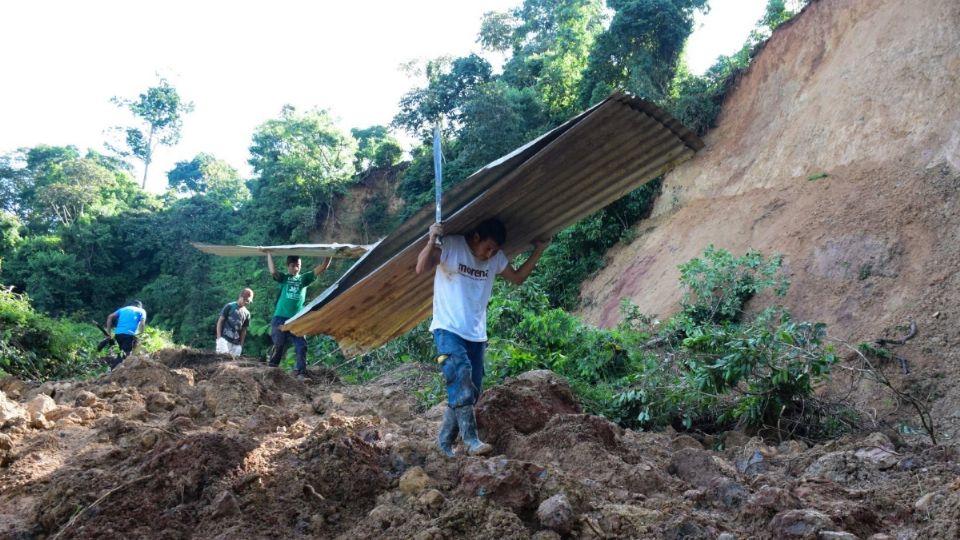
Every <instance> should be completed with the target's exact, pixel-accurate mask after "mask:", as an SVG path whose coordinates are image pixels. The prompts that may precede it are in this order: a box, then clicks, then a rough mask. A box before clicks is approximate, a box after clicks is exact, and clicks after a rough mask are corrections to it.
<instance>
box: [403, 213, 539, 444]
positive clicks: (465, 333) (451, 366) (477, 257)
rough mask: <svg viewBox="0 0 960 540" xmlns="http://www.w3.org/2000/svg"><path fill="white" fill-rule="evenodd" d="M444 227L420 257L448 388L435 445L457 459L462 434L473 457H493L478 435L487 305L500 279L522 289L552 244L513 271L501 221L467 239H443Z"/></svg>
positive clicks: (434, 230) (434, 228)
mask: <svg viewBox="0 0 960 540" xmlns="http://www.w3.org/2000/svg"><path fill="white" fill-rule="evenodd" d="M440 236H443V224H441V223H434V224H433V225H431V226H430V230H429V233H428V235H427V243H426V245H425V246H424V247H423V249H422V250H421V251H420V253H419V255H418V256H417V273H418V274H421V273H423V272H427V271H430V270H433V269H434V268H436V274H435V275H434V278H433V322H431V323H430V331H431V332H432V333H433V340H434V343H435V345H436V347H437V361H438V362H440V369H441V371H442V372H443V378H444V380H445V381H446V385H447V409H446V410H445V411H444V414H443V421H442V422H441V424H440V433H439V435H438V437H437V446H438V447H439V448H440V451H441V452H443V454H444V455H446V456H448V457H453V456H454V451H453V443H454V442H455V441H456V438H457V433H458V432H459V434H460V436H461V438H462V439H463V444H464V446H465V447H466V450H467V452H468V453H469V454H470V455H485V454H489V453H490V452H491V451H492V450H493V447H492V446H490V445H489V444H486V443H484V442H482V441H480V439H479V437H478V436H477V420H476V417H475V416H474V411H473V406H474V404H476V402H477V399H478V398H479V397H480V392H481V391H482V389H483V373H484V369H483V355H484V351H485V350H486V348H487V303H488V302H489V301H490V293H491V292H492V290H493V280H494V278H495V277H496V275H497V274H499V275H500V276H501V277H503V279H505V280H507V281H508V282H510V283H513V284H514V285H520V284H521V283H523V282H524V280H526V279H527V276H529V275H530V273H531V272H532V271H533V269H534V267H535V266H536V264H537V261H539V260H540V256H541V255H543V251H544V250H545V249H546V248H547V245H548V244H549V240H536V241H535V242H534V244H533V253H532V254H531V255H530V258H528V259H527V260H526V262H524V263H523V264H522V265H521V266H520V267H519V268H516V269H515V268H513V267H512V266H511V265H510V261H509V260H508V259H507V257H506V255H504V253H503V251H502V250H501V249H500V247H501V246H503V244H504V243H505V242H506V240H507V230H506V228H505V227H504V226H503V223H501V222H500V221H498V220H497V219H487V220H485V221H483V222H482V223H480V225H478V226H477V227H476V228H475V229H474V230H473V231H471V232H470V233H468V234H467V235H465V236H459V235H455V236H443V245H442V246H441V245H437V243H436V239H437V237H440Z"/></svg>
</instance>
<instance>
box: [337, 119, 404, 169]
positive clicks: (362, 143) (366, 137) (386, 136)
mask: <svg viewBox="0 0 960 540" xmlns="http://www.w3.org/2000/svg"><path fill="white" fill-rule="evenodd" d="M350 134H351V135H353V138H354V139H356V140H357V157H356V159H355V160H354V167H356V169H357V170H358V171H362V170H365V169H369V168H370V167H390V166H392V165H396V164H397V162H398V161H400V158H401V157H403V148H401V147H400V143H399V142H398V141H397V138H396V137H394V136H393V135H391V134H390V132H389V131H388V130H387V127H386V126H370V127H368V128H365V129H359V128H353V129H351V130H350Z"/></svg>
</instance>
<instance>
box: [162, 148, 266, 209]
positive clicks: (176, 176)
mask: <svg viewBox="0 0 960 540" xmlns="http://www.w3.org/2000/svg"><path fill="white" fill-rule="evenodd" d="M167 183H168V184H169V186H170V188H171V189H173V190H174V191H176V192H177V193H179V194H182V195H207V196H209V197H211V198H213V199H217V200H220V201H223V202H224V204H227V205H229V206H234V207H239V206H241V205H242V204H243V203H245V202H247V201H248V200H249V199H250V190H249V189H247V186H246V183H245V182H244V181H243V179H242V178H240V174H239V173H238V172H237V170H236V169H234V168H233V167H231V166H230V165H229V164H228V163H227V162H225V161H221V160H219V159H217V158H215V157H213V156H211V155H210V154H205V153H200V154H197V157H195V158H193V159H192V160H190V161H179V162H177V164H176V165H175V166H174V168H173V170H171V171H169V172H167Z"/></svg>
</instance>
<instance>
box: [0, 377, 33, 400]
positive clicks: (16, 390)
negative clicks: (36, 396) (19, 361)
mask: <svg viewBox="0 0 960 540" xmlns="http://www.w3.org/2000/svg"><path fill="white" fill-rule="evenodd" d="M26 391H27V383H25V382H23V381H21V380H20V379H18V378H16V377H11V376H7V377H3V378H0V393H3V394H6V395H8V396H10V399H20V398H21V397H23V394H24V392H26Z"/></svg>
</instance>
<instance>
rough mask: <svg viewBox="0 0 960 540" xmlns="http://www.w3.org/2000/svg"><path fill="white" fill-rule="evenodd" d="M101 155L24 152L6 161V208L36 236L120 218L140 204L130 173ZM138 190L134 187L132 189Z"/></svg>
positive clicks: (2, 197)
mask: <svg viewBox="0 0 960 540" xmlns="http://www.w3.org/2000/svg"><path fill="white" fill-rule="evenodd" d="M102 158H103V156H101V155H100V154H97V153H95V152H90V153H88V154H87V155H86V156H85V157H80V153H79V151H78V150H77V149H76V148H75V147H73V146H45V145H41V146H37V147H34V148H29V149H27V148H23V149H20V150H18V151H17V152H15V153H13V154H10V155H7V156H4V157H3V158H2V159H0V209H3V210H7V211H9V212H12V213H14V214H16V215H17V216H18V217H19V218H20V220H21V221H22V222H23V223H24V224H26V225H27V227H28V228H29V229H30V230H31V231H34V232H50V231H53V230H54V229H55V228H56V227H58V226H61V225H62V226H69V225H72V224H73V223H74V222H76V221H77V220H78V219H80V218H82V217H100V216H106V215H114V214H116V213H117V212H119V211H121V210H123V209H125V208H129V207H130V206H131V205H136V202H135V200H136V199H137V197H138V196H137V195H136V194H134V193H132V190H135V189H136V185H135V184H132V180H131V179H130V178H129V176H128V174H127V172H126V171H125V170H122V169H117V168H115V163H113V162H111V161H110V160H109V159H106V160H105V159H102ZM131 188H132V189H131Z"/></svg>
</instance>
